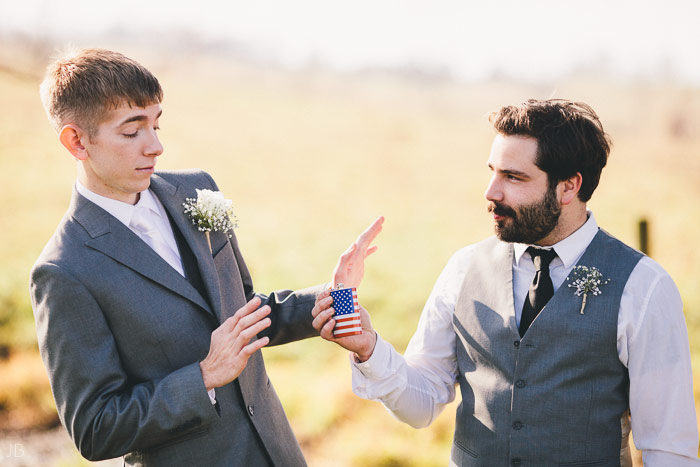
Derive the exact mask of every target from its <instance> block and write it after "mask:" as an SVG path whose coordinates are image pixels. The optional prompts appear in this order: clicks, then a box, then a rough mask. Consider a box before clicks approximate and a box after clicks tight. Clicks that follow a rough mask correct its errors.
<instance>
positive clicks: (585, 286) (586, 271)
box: [567, 266, 610, 314]
mask: <svg viewBox="0 0 700 467" xmlns="http://www.w3.org/2000/svg"><path fill="white" fill-rule="evenodd" d="M572 276H573V279H574V280H573V281H572V282H571V283H570V284H569V287H575V288H576V291H575V292H574V295H576V296H577V297H580V296H581V295H583V301H582V302H581V314H583V309H584V308H586V299H587V298H588V294H589V293H590V294H593V295H594V296H595V295H600V294H602V292H601V291H600V286H601V285H605V284H607V283H608V282H610V279H605V280H603V274H602V273H601V272H600V271H599V270H598V268H596V267H590V268H589V267H588V266H575V267H574V269H573V271H572ZM572 276H569V277H567V280H571V279H572Z"/></svg>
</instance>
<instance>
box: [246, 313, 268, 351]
mask: <svg viewBox="0 0 700 467" xmlns="http://www.w3.org/2000/svg"><path fill="white" fill-rule="evenodd" d="M270 324H272V320H271V319H270V318H265V319H263V320H261V321H258V322H257V323H255V324H253V325H251V326H250V327H247V328H245V329H243V330H242V331H241V333H240V334H239V335H238V336H239V337H240V339H241V340H242V343H241V347H242V346H243V345H245V344H246V343H247V342H248V341H249V340H251V339H252V338H253V337H255V336H256V335H257V334H258V333H260V332H262V331H263V330H264V329H265V328H268V327H270Z"/></svg>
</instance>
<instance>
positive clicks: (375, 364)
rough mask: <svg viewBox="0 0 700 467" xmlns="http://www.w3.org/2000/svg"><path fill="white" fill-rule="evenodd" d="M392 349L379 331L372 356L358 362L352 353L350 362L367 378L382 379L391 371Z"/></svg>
mask: <svg viewBox="0 0 700 467" xmlns="http://www.w3.org/2000/svg"><path fill="white" fill-rule="evenodd" d="M391 350H392V347H391V345H390V344H389V343H388V342H387V341H385V340H384V339H382V338H381V337H380V336H379V333H377V343H376V344H375V345H374V352H372V356H370V357H369V358H368V359H367V361H365V362H362V363H358V362H357V361H356V360H355V356H354V354H350V362H351V363H352V365H353V366H354V367H355V368H357V370H358V371H359V372H360V373H362V375H363V376H364V377H365V378H369V379H381V378H384V377H386V376H388V375H389V374H390V373H391V371H390V368H389V360H390V354H391Z"/></svg>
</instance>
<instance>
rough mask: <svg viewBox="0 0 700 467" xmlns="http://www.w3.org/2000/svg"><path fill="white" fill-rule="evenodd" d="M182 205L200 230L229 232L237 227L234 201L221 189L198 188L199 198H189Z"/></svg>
mask: <svg viewBox="0 0 700 467" xmlns="http://www.w3.org/2000/svg"><path fill="white" fill-rule="evenodd" d="M182 205H183V206H184V207H185V213H186V214H189V215H190V217H191V218H192V224H194V225H196V226H197V229H199V231H200V232H211V231H212V230H213V231H214V232H223V233H227V232H230V231H231V230H233V229H234V228H235V227H237V224H236V217H235V216H234V215H233V208H232V205H233V202H232V201H231V200H230V199H226V198H224V195H223V193H221V192H220V191H211V190H197V199H194V198H187V199H186V200H185V202H184V203H182ZM231 236H232V234H229V237H231Z"/></svg>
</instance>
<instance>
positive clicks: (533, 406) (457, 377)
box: [313, 100, 700, 467]
mask: <svg viewBox="0 0 700 467" xmlns="http://www.w3.org/2000/svg"><path fill="white" fill-rule="evenodd" d="M490 120H491V123H492V124H493V125H494V127H495V129H496V131H497V135H496V138H495V140H494V142H493V146H492V148H491V154H490V157H489V160H488V167H489V169H490V170H491V172H492V178H491V182H490V184H489V186H488V188H487V189H486V193H485V196H486V199H487V200H488V202H489V212H491V213H492V215H493V220H494V222H495V231H496V236H495V237H492V238H489V239H487V240H485V241H482V242H480V243H477V244H475V245H471V246H468V247H466V248H464V249H462V250H460V251H458V252H457V253H455V255H454V256H453V257H452V258H451V259H450V261H449V263H448V264H447V266H446V267H445V269H444V271H443V272H442V274H441V275H440V277H439V278H438V280H437V282H436V284H435V287H434V288H433V291H432V293H431V295H430V297H429V298H428V302H427V304H426V305H425V308H424V310H423V314H422V315H421V318H420V322H419V324H418V330H417V332H416V333H415V335H414V336H413V338H412V339H411V341H410V343H409V345H408V348H407V349H406V353H405V354H404V355H403V356H402V355H399V354H398V353H397V352H396V351H395V350H394V349H393V347H391V345H390V344H388V343H387V342H386V341H383V340H382V339H381V338H380V337H379V336H378V335H377V334H376V333H375V332H372V331H373V330H372V327H371V324H370V321H369V316H368V315H367V313H366V312H365V311H362V316H363V326H364V328H365V329H366V331H367V332H365V333H363V334H362V335H360V336H352V337H345V338H342V339H337V340H336V339H333V337H332V334H331V332H330V331H331V329H332V327H333V324H334V321H333V320H332V319H330V316H331V314H332V312H333V309H332V307H331V301H332V299H331V298H329V297H328V294H327V293H323V294H321V295H319V300H318V304H317V306H316V307H315V308H314V311H313V313H314V316H315V319H314V327H316V329H319V330H320V332H321V336H322V337H324V338H325V339H328V340H331V341H335V342H337V343H338V344H340V345H341V346H343V347H345V348H347V349H349V350H350V351H352V352H354V353H355V354H354V364H353V390H354V391H355V393H356V394H358V395H359V396H361V397H364V398H368V399H374V400H379V401H381V402H382V403H383V404H384V405H385V406H386V407H387V408H388V409H389V410H390V411H391V412H392V413H393V414H394V415H395V416H396V417H397V418H398V419H399V420H402V421H404V422H406V423H409V424H410V425H412V426H415V427H423V426H427V425H428V424H429V423H430V422H431V421H432V420H434V419H435V417H436V416H437V415H438V414H439V412H440V410H441V409H442V408H443V407H444V406H445V404H447V403H449V402H451V401H452V400H454V398H455V383H458V384H459V388H460V390H461V395H462V402H461V404H460V406H459V408H458V410H457V419H456V430H455V436H454V443H453V446H452V453H451V461H452V464H454V465H461V466H482V467H494V466H502V467H505V466H513V467H517V466H555V465H560V466H563V465H567V466H577V467H583V466H602V465H610V466H613V465H631V459H630V452H629V446H628V434H629V431H630V416H629V415H630V412H631V430H632V432H633V434H634V441H635V444H636V445H637V447H638V448H639V449H640V450H642V451H643V457H644V463H645V465H649V466H675V467H681V466H698V465H700V462H699V461H698V458H697V452H698V430H697V422H696V416H695V407H694V400H693V380H692V374H691V364H690V352H689V348H688V347H689V346H688V335H687V330H686V326H685V320H684V317H683V305H682V303H681V298H680V295H679V293H678V290H677V288H676V286H675V285H674V283H673V281H672V280H671V278H670V277H669V275H668V274H667V273H666V272H665V271H664V270H663V269H662V268H661V266H659V265H658V264H657V263H656V262H654V261H653V260H652V259H650V258H648V257H646V256H644V255H642V254H641V253H639V252H638V251H635V250H633V249H632V248H630V247H628V246H626V245H624V244H623V243H621V242H620V241H619V240H616V239H615V238H613V237H611V236H610V235H609V234H607V233H606V232H605V231H603V230H600V229H599V228H598V225H597V224H596V220H595V218H594V217H593V213H592V212H591V211H589V210H587V208H586V202H587V201H588V200H589V199H590V197H591V195H592V194H593V191H594V190H595V188H596V186H597V185H598V181H599V178H600V174H601V171H602V169H603V167H604V166H605V164H606V162H607V158H608V153H609V143H608V137H607V135H606V134H605V132H604V131H603V127H602V125H601V123H600V121H599V120H598V117H597V116H596V114H595V112H594V111H593V110H592V109H591V108H590V107H588V106H587V105H585V104H581V103H575V102H570V101H564V100H547V101H536V100H530V101H527V102H525V103H523V104H521V105H518V106H508V107H503V108H502V109H501V110H500V111H498V112H496V113H494V114H493V115H492V116H491V119H490Z"/></svg>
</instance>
